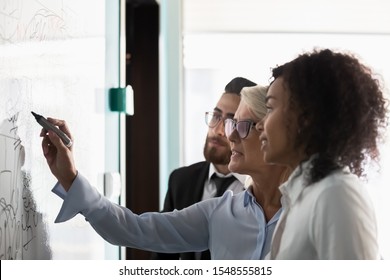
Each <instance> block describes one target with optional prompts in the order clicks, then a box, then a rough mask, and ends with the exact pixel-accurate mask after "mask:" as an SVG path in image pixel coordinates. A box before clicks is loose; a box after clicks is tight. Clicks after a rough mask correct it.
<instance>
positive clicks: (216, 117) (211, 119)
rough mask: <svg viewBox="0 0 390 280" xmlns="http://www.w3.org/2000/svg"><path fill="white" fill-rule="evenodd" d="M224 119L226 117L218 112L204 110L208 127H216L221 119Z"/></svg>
mask: <svg viewBox="0 0 390 280" xmlns="http://www.w3.org/2000/svg"><path fill="white" fill-rule="evenodd" d="M225 119H226V118H224V117H222V115H221V114H219V113H214V112H206V114H205V121H206V124H207V126H208V127H210V128H214V127H216V126H217V125H218V124H219V122H220V121H221V120H222V121H224V120H225Z"/></svg>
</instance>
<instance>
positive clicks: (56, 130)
mask: <svg viewBox="0 0 390 280" xmlns="http://www.w3.org/2000/svg"><path fill="white" fill-rule="evenodd" d="M31 114H33V116H34V117H35V119H36V121H37V122H38V123H39V124H40V125H41V126H42V127H43V128H44V129H46V130H51V131H53V132H54V133H55V134H57V135H58V137H60V138H61V140H62V142H64V144H65V146H67V147H68V148H70V147H71V146H72V144H73V142H72V140H71V139H70V138H69V137H68V135H66V134H65V133H64V132H63V131H61V130H60V129H59V128H58V127H56V126H55V125H53V124H52V123H50V122H49V121H48V120H47V119H45V118H44V117H43V116H41V115H38V114H36V113H34V112H31Z"/></svg>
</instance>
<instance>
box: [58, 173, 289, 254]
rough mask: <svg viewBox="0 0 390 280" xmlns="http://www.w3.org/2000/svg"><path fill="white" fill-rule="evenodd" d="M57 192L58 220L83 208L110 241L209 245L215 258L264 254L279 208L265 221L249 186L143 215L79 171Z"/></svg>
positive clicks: (147, 246) (155, 246)
mask: <svg viewBox="0 0 390 280" xmlns="http://www.w3.org/2000/svg"><path fill="white" fill-rule="evenodd" d="M53 192H54V193H56V194H57V195H59V196H60V197H62V198H63V199H64V202H63V205H62V207H61V210H60V212H59V214H58V216H57V219H56V222H64V221H67V220H69V219H71V218H72V217H74V216H75V215H77V214H78V213H81V214H82V215H84V216H85V218H86V220H87V221H88V222H89V223H90V224H91V226H92V227H93V228H94V229H95V230H96V232H97V233H98V234H100V235H101V236H102V237H103V238H104V239H105V240H107V241H108V242H110V243H112V244H116V245H121V246H128V247H132V248H138V249H143V250H149V251H155V252H163V253H174V252H186V251H189V252H196V251H204V250H206V249H208V248H209V249H210V251H211V258H212V259H231V260H232V259H247V260H249V259H263V258H264V257H265V255H266V254H267V253H268V252H269V249H270V243H271V238H272V234H273V231H274V229H275V226H276V223H277V220H278V218H279V216H280V213H281V210H279V211H278V212H277V213H276V214H275V216H274V217H273V218H272V219H271V220H270V221H269V222H268V223H267V222H266V220H265V217H264V213H263V210H262V208H261V207H260V205H259V204H257V202H256V200H255V198H254V196H253V195H252V190H251V188H249V189H248V190H246V191H242V192H240V193H238V194H236V195H233V193H232V192H231V191H226V192H225V193H224V195H223V196H222V197H217V198H211V199H207V200H204V201H202V202H199V203H197V204H194V205H191V206H189V207H187V208H185V209H183V210H180V211H177V210H175V211H173V212H166V213H157V212H155V213H144V214H141V215H136V214H134V213H132V212H131V211H130V210H129V209H127V208H125V207H121V206H119V205H117V204H115V203H112V202H110V201H109V200H108V199H107V198H105V197H103V196H102V195H101V194H100V193H99V192H98V191H97V190H96V189H95V188H94V187H92V186H91V185H90V184H89V182H88V181H87V180H86V179H85V178H84V177H83V176H82V175H81V174H80V173H79V174H78V175H77V177H76V179H75V180H74V182H73V184H72V186H71V188H70V190H69V191H68V192H65V191H64V189H63V187H62V186H61V185H60V184H58V183H57V184H56V186H55V187H54V189H53Z"/></svg>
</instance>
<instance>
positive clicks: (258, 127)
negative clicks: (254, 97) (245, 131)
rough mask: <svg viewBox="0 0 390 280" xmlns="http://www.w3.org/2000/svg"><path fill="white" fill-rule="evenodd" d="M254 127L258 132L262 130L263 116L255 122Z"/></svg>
mask: <svg viewBox="0 0 390 280" xmlns="http://www.w3.org/2000/svg"><path fill="white" fill-rule="evenodd" d="M255 128H256V130H257V131H260V132H262V131H263V130H264V118H263V119H261V120H260V121H258V122H257V123H256V126H255Z"/></svg>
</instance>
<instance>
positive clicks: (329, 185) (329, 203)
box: [306, 169, 371, 210]
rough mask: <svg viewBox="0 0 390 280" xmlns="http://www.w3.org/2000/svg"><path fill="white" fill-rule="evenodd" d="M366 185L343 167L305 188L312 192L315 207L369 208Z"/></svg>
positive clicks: (369, 202) (369, 201)
mask: <svg viewBox="0 0 390 280" xmlns="http://www.w3.org/2000/svg"><path fill="white" fill-rule="evenodd" d="M366 187H367V186H366V185H365V184H364V183H363V181H362V180H361V179H359V178H358V177H357V176H356V175H354V174H352V173H350V172H349V171H347V170H345V169H344V170H338V171H335V172H333V173H332V174H330V175H329V176H327V177H326V178H324V179H323V180H321V181H320V182H318V183H316V184H313V185H312V186H308V187H307V188H306V189H307V191H308V192H311V193H312V196H313V197H312V198H313V202H314V203H315V205H317V207H323V208H329V207H335V208H338V209H340V210H341V209H343V210H346V209H350V210H353V209H355V210H356V209H357V208H362V209H368V208H371V200H370V195H369V193H368V190H367V188H366ZM311 188H312V189H311Z"/></svg>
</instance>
